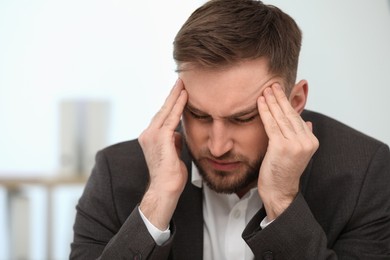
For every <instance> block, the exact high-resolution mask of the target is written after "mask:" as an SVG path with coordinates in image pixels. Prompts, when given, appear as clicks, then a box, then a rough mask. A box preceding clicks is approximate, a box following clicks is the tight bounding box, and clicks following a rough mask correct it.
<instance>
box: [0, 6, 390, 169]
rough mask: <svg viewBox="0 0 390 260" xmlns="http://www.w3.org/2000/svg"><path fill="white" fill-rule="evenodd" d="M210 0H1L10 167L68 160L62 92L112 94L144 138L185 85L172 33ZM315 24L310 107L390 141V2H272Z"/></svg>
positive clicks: (1, 142)
mask: <svg viewBox="0 0 390 260" xmlns="http://www.w3.org/2000/svg"><path fill="white" fill-rule="evenodd" d="M202 2H203V1H200V0H198V1H195V0H192V1H190V0H187V1H183V0H169V1H157V0H155V1H125V0H116V1H102V0H100V1H96V0H84V1H79V0H77V1H76V0H70V1H48V0H36V1H23V0H16V1H10V0H8V1H7V0H3V1H1V2H0V39H1V40H0V122H1V127H0V153H1V156H0V172H14V174H15V173H17V172H24V173H30V172H36V173H41V172H42V173H46V172H49V171H53V170H56V168H57V166H58V156H57V154H58V149H59V148H58V142H59V141H58V133H59V129H58V125H59V122H58V120H59V118H58V115H59V111H58V110H59V108H58V106H59V102H60V101H61V100H62V99H65V98H68V99H69V98H75V99H108V100H109V101H111V103H112V114H111V116H112V117H111V124H110V126H109V143H115V142H118V141H122V140H127V139H130V138H134V137H137V136H138V134H139V133H140V131H141V130H142V129H143V128H144V127H145V126H146V125H147V124H148V122H149V120H150V118H151V117H152V115H153V114H154V112H155V111H156V110H157V109H158V108H159V106H160V105H161V103H162V101H163V99H164V98H165V95H166V94H167V93H168V91H169V89H170V87H171V85H172V84H173V83H174V81H175V78H176V74H175V73H174V63H173V61H172V57H171V47H172V46H171V43H172V40H173V37H174V35H175V33H176V32H177V30H178V29H179V27H180V25H181V24H182V22H184V20H185V19H186V18H187V17H188V15H189V14H190V13H191V12H192V11H193V10H194V8H195V7H196V6H198V5H199V4H200V3H202ZM266 2H267V3H271V4H275V5H277V6H280V7H281V8H282V9H284V10H285V11H287V12H288V13H290V14H291V15H292V16H293V17H294V18H295V19H296V20H297V22H298V23H299V24H300V26H301V28H302V30H303V32H304V41H303V50H302V58H301V67H300V71H299V75H300V77H301V78H306V79H308V80H309V83H310V86H311V91H310V101H309V103H308V108H311V109H315V110H319V111H321V112H324V113H327V114H329V115H331V116H333V117H335V118H337V119H340V120H342V121H344V122H346V123H348V124H350V125H352V126H353V127H355V128H357V129H359V130H362V131H364V132H366V133H368V134H370V135H373V136H375V137H377V138H379V139H381V140H383V141H385V142H387V143H390V134H389V133H390V123H389V119H388V116H387V111H390V105H389V104H390V103H389V102H388V98H389V97H390V95H389V92H390V91H389V82H390V73H389V72H390V69H389V68H390V50H389V46H390V28H389V27H390V7H389V1H385V0H378V1H371V2H370V3H369V4H368V3H367V1H363V0H344V1H337V0H330V1H321V2H320V1H310V0H299V1H298V0H290V1H282V0H269V1H266Z"/></svg>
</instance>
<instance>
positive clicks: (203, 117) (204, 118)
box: [186, 107, 211, 121]
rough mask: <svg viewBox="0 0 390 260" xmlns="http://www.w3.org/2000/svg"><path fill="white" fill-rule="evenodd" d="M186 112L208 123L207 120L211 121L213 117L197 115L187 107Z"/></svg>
mask: <svg viewBox="0 0 390 260" xmlns="http://www.w3.org/2000/svg"><path fill="white" fill-rule="evenodd" d="M186 111H187V112H188V113H189V114H190V116H191V117H193V118H195V119H198V120H204V121H206V120H210V119H211V116H209V115H200V114H197V113H195V112H194V111H191V109H189V108H188V107H186Z"/></svg>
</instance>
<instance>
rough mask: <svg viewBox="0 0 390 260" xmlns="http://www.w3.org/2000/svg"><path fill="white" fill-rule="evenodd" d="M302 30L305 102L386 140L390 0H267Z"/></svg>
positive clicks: (389, 119)
mask: <svg viewBox="0 0 390 260" xmlns="http://www.w3.org/2000/svg"><path fill="white" fill-rule="evenodd" d="M266 2H267V3H270V4H274V5H276V6H278V7H280V8H282V9H283V10H284V11H286V12H287V13H289V14H290V15H291V16H292V17H293V18H294V19H295V20H296V21H297V23H298V24H299V25H300V27H301V29H302V31H303V47H302V55H301V60H300V69H299V78H304V79H307V80H308V81H309V87H310V90H309V102H308V104H307V108H309V109H313V110H317V111H321V112H323V113H326V114H327V115H330V116H332V117H334V118H336V119H339V120H341V121H343V122H345V123H347V124H349V125H351V126H353V127H354V128H356V129H358V130H361V131H363V132H365V133H367V134H369V135H371V136H374V137H376V138H377V139H380V140H382V141H384V142H386V143H387V144H390V116H389V112H390V102H389V98H390V1H389V0H377V1H369V2H367V1H363V0H343V1H338V0H328V1H311V0H289V1H283V0H268V1H266Z"/></svg>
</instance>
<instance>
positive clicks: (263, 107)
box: [257, 96, 283, 140]
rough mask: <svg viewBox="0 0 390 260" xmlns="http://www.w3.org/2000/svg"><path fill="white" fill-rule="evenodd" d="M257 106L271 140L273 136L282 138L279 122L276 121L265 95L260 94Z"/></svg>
mask: <svg viewBox="0 0 390 260" xmlns="http://www.w3.org/2000/svg"><path fill="white" fill-rule="evenodd" d="M257 107H258V110H259V114H260V118H261V121H262V122H263V125H264V129H265V132H266V133H267V136H268V138H269V139H270V140H271V139H273V138H280V137H282V136H283V134H282V132H281V131H280V128H279V126H278V124H277V123H276V121H275V119H274V117H273V116H272V114H271V111H270V109H269V107H268V104H267V102H266V101H265V97H264V96H260V97H259V98H258V99H257Z"/></svg>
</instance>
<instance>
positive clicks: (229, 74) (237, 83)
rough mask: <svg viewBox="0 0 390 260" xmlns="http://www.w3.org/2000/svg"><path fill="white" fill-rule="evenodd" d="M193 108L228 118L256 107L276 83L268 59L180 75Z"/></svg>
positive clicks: (182, 72)
mask: <svg viewBox="0 0 390 260" xmlns="http://www.w3.org/2000/svg"><path fill="white" fill-rule="evenodd" d="M179 77H180V78H181V79H182V80H183V83H184V87H185V89H186V90H187V92H188V103H189V104H191V106H193V107H195V108H197V109H199V110H202V111H204V112H207V113H209V114H210V115H215V116H228V115H229V114H232V113H236V112H240V111H241V110H245V109H248V108H250V107H254V106H256V101H257V98H258V97H259V96H260V95H261V94H262V92H263V90H264V89H265V88H266V87H267V86H270V85H271V84H272V83H274V82H276V77H275V76H273V75H272V74H270V73H269V72H268V63H267V62H266V61H265V60H264V59H257V60H252V61H245V62H241V63H239V64H236V65H234V66H231V67H227V68H223V69H218V70H215V69H204V68H196V67H193V68H188V69H187V68H186V69H184V70H182V71H180V72H179Z"/></svg>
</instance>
